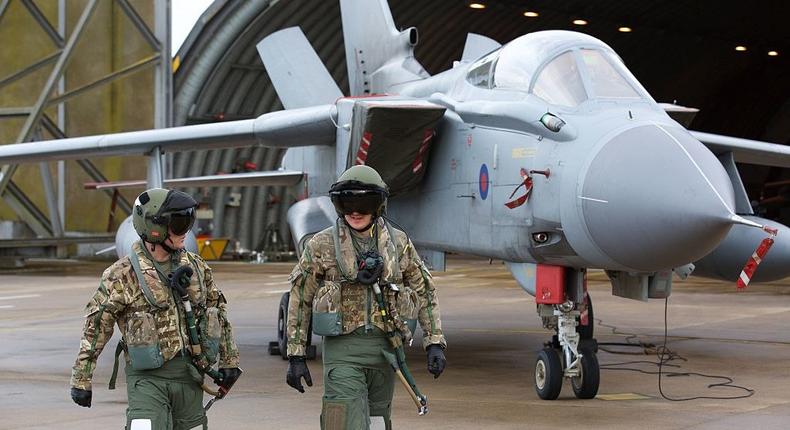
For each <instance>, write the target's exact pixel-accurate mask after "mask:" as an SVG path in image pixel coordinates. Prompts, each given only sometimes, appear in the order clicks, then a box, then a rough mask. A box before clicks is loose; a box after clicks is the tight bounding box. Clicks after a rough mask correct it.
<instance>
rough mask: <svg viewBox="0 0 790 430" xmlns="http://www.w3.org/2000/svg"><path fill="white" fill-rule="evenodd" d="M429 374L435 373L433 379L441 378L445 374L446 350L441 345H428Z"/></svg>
mask: <svg viewBox="0 0 790 430" xmlns="http://www.w3.org/2000/svg"><path fill="white" fill-rule="evenodd" d="M426 351H427V352H428V372H431V373H433V379H436V378H438V377H439V375H441V374H442V372H444V366H445V365H447V359H446V358H444V350H443V348H442V346H441V345H437V344H433V345H428V349H427V350H426Z"/></svg>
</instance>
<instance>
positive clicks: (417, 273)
mask: <svg viewBox="0 0 790 430" xmlns="http://www.w3.org/2000/svg"><path fill="white" fill-rule="evenodd" d="M402 252H403V256H402V257H401V268H402V270H403V280H404V283H405V284H406V286H408V287H409V288H411V289H413V290H414V291H415V292H417V295H418V296H419V297H420V303H419V308H420V311H419V314H418V319H419V321H420V327H421V328H422V333H423V337H422V347H423V348H427V347H428V345H433V344H439V345H441V346H442V348H445V347H447V341H445V339H444V334H443V332H442V319H441V314H440V312H439V298H438V297H437V295H436V286H435V285H434V283H433V277H432V276H431V274H430V272H428V268H427V267H425V264H424V263H423V262H422V259H421V258H420V256H419V255H418V254H417V251H416V250H415V249H414V245H413V244H412V243H411V240H409V239H406V245H405V247H404V248H403V251H402Z"/></svg>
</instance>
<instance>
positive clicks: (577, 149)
mask: <svg viewBox="0 0 790 430" xmlns="http://www.w3.org/2000/svg"><path fill="white" fill-rule="evenodd" d="M341 14H342V21H343V36H344V40H345V44H346V45H345V49H346V61H347V66H348V73H349V84H350V94H348V95H344V94H342V92H341V91H340V89H339V88H338V86H337V84H336V83H335V82H334V80H333V79H332V78H331V76H330V75H329V73H328V72H327V71H326V68H325V67H324V66H323V64H321V61H320V60H319V58H318V56H317V55H316V54H315V52H314V51H313V49H312V47H311V46H310V44H309V42H308V41H307V39H306V38H305V37H304V35H303V33H302V32H301V30H300V29H298V28H288V29H283V30H281V31H278V32H276V33H273V34H271V35H270V36H268V37H266V38H265V39H264V40H262V41H261V42H260V43H259V44H258V51H259V53H260V55H261V58H262V61H263V63H264V65H265V67H266V69H267V73H268V74H269V76H270V78H271V80H272V83H273V85H274V86H275V89H276V91H277V93H278V95H279V97H280V99H281V101H282V103H283V105H284V106H285V108H286V109H285V110H283V111H278V112H272V113H267V114H264V115H262V116H260V117H258V118H255V119H250V120H243V121H232V122H224V123H216V124H204V125H195V126H186V127H176V128H171V129H161V130H148V131H140V132H133V133H121V134H113V135H103V136H91V137H81V138H72V139H62V140H59V141H52V142H34V143H25V144H17V145H5V146H0V163H19V162H30V161H42V160H56V159H69V158H89V157H97V156H111V155H126V154H149V155H150V156H151V160H152V161H151V165H152V166H154V167H152V169H151V171H153V172H154V174H151V175H149V177H153V178H156V176H157V172H158V171H159V170H158V168H157V167H156V166H157V165H161V164H158V163H161V161H160V157H161V154H162V152H166V151H182V150H191V149H197V148H203V149H205V148H221V147H238V146H247V145H263V146H269V147H277V148H288V150H287V152H286V155H285V156H284V159H283V162H282V168H283V169H284V170H283V171H282V172H272V173H271V174H272V175H273V176H274V177H279V176H287V175H293V174H296V175H297V176H300V177H303V178H304V179H303V180H301V182H300V183H299V184H300V185H299V186H300V187H301V199H300V200H299V201H298V202H297V203H295V204H294V205H293V206H292V207H291V208H290V210H289V212H288V222H289V225H290V228H291V232H292V235H293V240H294V244H295V246H296V247H297V250H301V247H302V246H303V244H304V243H305V241H306V240H307V239H308V238H309V237H310V236H311V235H312V234H314V233H316V232H318V231H320V230H322V229H324V228H326V227H329V226H331V225H333V224H334V222H335V218H336V215H335V212H334V208H333V207H332V204H331V203H330V201H329V199H328V197H326V193H327V190H328V189H329V186H330V184H332V183H333V182H334V181H335V180H336V178H337V176H338V175H339V174H340V173H341V172H342V171H343V170H345V169H346V168H347V167H349V166H351V165H354V164H367V165H370V166H372V167H374V168H376V169H377V170H379V171H380V172H381V173H382V176H383V177H384V179H385V181H386V182H387V183H388V184H389V185H390V188H391V199H390V201H389V206H388V208H387V212H388V217H389V218H391V219H393V220H396V221H397V222H398V223H399V224H400V225H401V226H403V228H404V230H405V231H406V232H407V233H408V234H409V235H410V236H411V239H412V241H413V242H414V243H415V244H416V245H417V246H418V247H419V248H420V254H421V255H422V256H423V258H424V259H425V260H426V261H428V262H429V263H430V264H431V265H432V266H433V267H434V268H435V269H438V270H441V269H443V267H444V256H445V253H447V252H459V253H466V254H473V255H479V256H483V257H488V258H493V259H500V260H503V261H505V262H506V263H507V265H508V267H509V268H510V270H511V272H512V273H513V275H514V278H515V279H516V281H517V282H518V283H519V285H520V286H521V287H522V288H523V289H524V290H525V291H526V292H527V293H529V294H531V295H534V296H535V298H536V302H537V303H538V307H537V308H538V314H539V316H540V317H541V318H542V320H543V323H544V326H545V327H546V328H547V329H549V330H552V331H553V332H554V337H553V338H552V341H551V342H548V343H547V346H546V348H545V349H543V350H542V351H540V353H539V354H538V357H537V360H536V362H535V388H536V391H537V393H538V395H539V396H540V397H541V398H543V399H556V398H557V396H558V395H559V393H560V390H561V387H562V381H563V378H570V379H571V382H572V387H573V391H574V394H575V395H576V396H577V397H579V398H592V397H594V396H595V395H596V394H597V391H598V381H599V376H600V375H599V368H598V362H597V358H596V356H595V351H596V344H595V341H594V338H593V327H592V318H589V314H590V313H591V311H592V304H591V302H590V300H589V296H588V295H587V293H586V288H585V287H586V282H585V279H586V270H587V269H589V268H597V269H604V270H606V273H607V275H608V276H609V278H610V279H611V283H612V287H613V289H612V291H613V294H616V295H619V296H623V297H628V298H632V299H639V300H647V299H648V298H664V297H667V296H668V295H669V294H670V293H671V285H672V279H673V273H677V274H678V275H682V276H687V275H688V274H689V273H691V272H692V270H693V273H694V274H695V275H700V276H708V277H716V278H719V279H729V280H733V281H734V280H736V279H737V277H738V276H739V275H738V274H739V273H740V270H741V267H742V266H743V265H744V263H745V262H746V261H747V259H748V257H749V256H750V255H752V252H753V250H754V249H755V247H756V246H757V245H758V244H759V243H760V242H761V241H762V240H764V239H767V238H768V237H767V236H768V235H769V234H770V235H775V236H776V239H775V244H774V247H773V249H772V250H771V252H770V254H769V255H767V256H763V257H764V258H761V259H762V260H763V261H762V265H761V266H760V267H759V270H758V271H757V273H756V275H754V277H753V279H752V280H753V281H755V282H758V281H761V280H774V279H780V278H783V277H786V276H788V275H790V264H788V263H790V240H788V237H790V229H788V228H787V227H786V226H784V225H781V224H777V223H775V222H772V221H770V220H766V219H761V218H758V217H755V216H753V213H752V211H751V207H750V205H749V199H748V198H747V195H746V192H745V190H744V187H743V185H742V183H741V180H740V177H739V175H738V171H737V168H736V164H735V163H736V162H745V163H754V164H764V165H773V166H782V167H790V148H787V147H785V146H781V145H775V144H771V143H767V142H758V141H752V140H745V139H737V138H731V137H726V136H718V135H710V134H705V133H697V132H689V131H687V130H686V129H685V128H683V127H682V126H681V125H680V124H679V123H678V122H676V121H675V120H673V119H672V118H671V117H670V116H669V115H668V114H667V112H666V111H665V109H664V108H662V106H660V105H659V104H657V103H656V102H655V101H654V100H653V99H652V98H651V97H650V95H649V93H648V92H647V90H645V88H644V87H643V86H642V85H641V84H640V83H639V82H638V81H637V79H636V78H635V77H634V76H633V75H632V74H631V73H630V72H629V70H628V68H627V67H626V66H625V65H624V63H623V61H622V60H621V59H620V57H619V56H618V55H617V54H616V53H615V52H614V50H612V49H611V48H610V47H609V46H608V45H606V44H605V43H604V42H602V41H600V40H598V39H596V38H594V37H591V36H588V35H585V34H581V33H576V32H570V31H541V32H536V33H530V34H527V35H524V36H521V37H519V38H517V39H514V40H512V41H510V42H508V43H506V44H504V45H500V44H499V43H497V42H495V41H493V40H491V39H488V38H486V37H483V36H479V35H471V34H470V35H469V37H468V39H467V44H466V47H465V49H464V53H463V56H462V58H461V59H460V61H458V62H457V63H456V64H455V65H454V67H453V68H452V69H450V70H447V71H445V72H443V73H440V74H438V75H435V76H429V74H428V73H427V72H426V71H425V69H424V68H423V67H422V66H421V65H420V63H419V62H418V61H417V60H416V59H415V57H414V46H415V45H416V44H417V43H418V32H417V29H415V28H409V29H407V30H404V31H399V30H397V28H396V26H395V23H394V22H393V19H392V15H391V13H390V11H389V8H388V6H387V3H386V1H385V0H377V1H365V2H361V1H356V2H355V1H347V0H341ZM669 110H673V109H669ZM149 184H157V183H156V182H155V181H153V180H149ZM769 232H770V233H769ZM777 233H778V235H777ZM121 246H126V245H123V244H119V247H121ZM695 266H696V270H694V267H695ZM283 299H284V303H286V305H285V307H286V308H287V297H283ZM286 315H287V309H284V308H283V306H282V305H281V308H280V309H279V317H278V318H279V327H283V326H284V325H283V319H284V318H285V316H286ZM285 342H286V339H285V334H284V333H283V331H282V330H279V333H278V342H277V343H276V345H275V347H274V348H272V351H273V352H278V351H277V350H278V349H279V350H280V351H279V352H280V353H284V350H285V348H284V347H280V348H277V347H276V346H277V345H279V346H283V345H284V344H285Z"/></svg>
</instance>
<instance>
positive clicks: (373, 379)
mask: <svg viewBox="0 0 790 430" xmlns="http://www.w3.org/2000/svg"><path fill="white" fill-rule="evenodd" d="M329 195H330V197H331V199H332V203H333V204H334V206H335V210H336V211H337V214H338V219H337V221H336V222H335V226H334V227H330V228H328V229H326V230H324V231H321V232H319V233H317V234H316V235H315V236H313V237H312V238H311V239H310V240H309V241H308V242H307V244H306V246H305V249H304V251H303V252H302V256H301V258H300V260H299V263H298V264H297V265H296V267H295V268H294V270H293V272H292V273H291V277H290V282H291V296H290V301H289V303H288V322H287V334H288V357H289V366H288V373H287V378H286V381H287V383H288V385H290V386H291V387H293V388H295V389H296V390H298V391H299V392H304V387H303V386H302V383H301V379H302V378H304V380H305V382H306V383H307V385H308V386H312V385H313V384H312V379H311V377H310V372H309V370H308V369H307V364H306V362H305V348H306V342H307V336H309V335H310V334H309V332H308V330H309V329H308V327H309V326H310V322H311V319H312V327H313V331H314V332H315V333H316V334H319V335H322V336H324V342H323V354H322V355H323V360H324V397H323V407H322V411H321V428H322V429H325V430H345V429H354V430H360V429H368V428H370V422H371V420H373V421H374V422H375V421H379V422H380V421H382V420H383V422H384V424H385V426H386V428H387V429H390V428H392V425H391V422H390V408H391V403H392V395H393V389H394V372H393V370H392V368H391V367H389V364H388V362H387V360H386V358H385V356H384V353H391V352H392V351H393V349H392V346H391V344H390V342H389V341H388V338H387V334H386V332H387V331H388V329H387V327H388V321H385V320H384V317H383V316H382V312H381V311H380V310H379V305H378V302H377V299H376V297H375V296H374V293H373V288H372V284H373V283H374V282H377V283H378V285H379V286H380V287H381V290H384V291H385V297H386V299H385V300H386V302H387V303H386V307H388V308H389V310H388V311H387V312H389V314H390V315H392V317H393V318H391V320H392V321H394V325H395V326H396V332H397V333H398V335H400V336H401V337H402V338H403V340H404V341H405V343H407V344H408V343H409V342H410V341H411V337H412V332H413V330H414V329H415V327H416V322H417V320H419V323H420V326H421V328H422V333H423V338H422V346H423V348H425V350H426V351H427V354H428V371H429V372H430V373H432V374H433V375H434V377H438V376H439V375H440V374H441V373H442V371H443V370H444V367H445V363H446V360H445V357H444V353H443V350H444V348H445V347H446V342H445V339H444V335H443V334H442V325H441V319H440V313H439V304H438V298H437V296H436V290H435V288H434V283H433V280H432V278H431V275H430V273H429V272H428V270H427V269H426V267H425V265H424V264H423V262H422V260H421V259H420V257H419V256H418V255H417V252H416V251H415V249H414V246H413V245H412V243H411V241H410V240H409V238H408V237H407V236H406V234H405V233H404V232H402V231H400V230H397V229H395V228H394V227H392V226H391V225H390V224H389V222H387V221H386V220H385V219H384V218H383V217H382V215H383V213H384V209H385V205H386V201H387V196H388V191H387V185H386V184H385V183H384V181H383V180H382V179H381V176H379V174H378V173H377V172H376V171H375V170H374V169H372V168H370V167H368V166H364V165H360V166H354V167H352V168H350V169H348V170H346V171H345V172H344V173H343V174H342V175H340V177H339V178H338V181H337V182H336V183H335V184H333V185H332V187H331V188H330V191H329ZM393 314H394V315H393ZM390 332H392V331H390Z"/></svg>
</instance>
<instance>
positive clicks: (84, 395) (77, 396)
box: [71, 387, 93, 408]
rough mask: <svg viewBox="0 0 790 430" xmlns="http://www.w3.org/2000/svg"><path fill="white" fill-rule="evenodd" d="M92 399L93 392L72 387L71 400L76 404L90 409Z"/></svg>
mask: <svg viewBox="0 0 790 430" xmlns="http://www.w3.org/2000/svg"><path fill="white" fill-rule="evenodd" d="M91 397H93V392H91V391H90V390H82V389H79V388H77V387H71V400H74V403H76V404H78V405H80V406H83V407H86V408H89V407H91Z"/></svg>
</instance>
